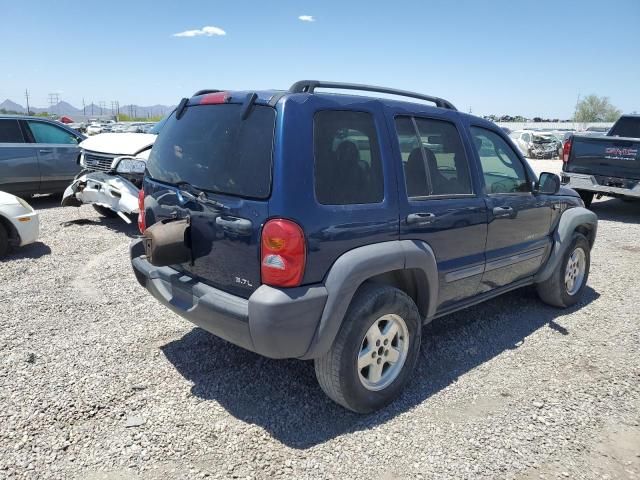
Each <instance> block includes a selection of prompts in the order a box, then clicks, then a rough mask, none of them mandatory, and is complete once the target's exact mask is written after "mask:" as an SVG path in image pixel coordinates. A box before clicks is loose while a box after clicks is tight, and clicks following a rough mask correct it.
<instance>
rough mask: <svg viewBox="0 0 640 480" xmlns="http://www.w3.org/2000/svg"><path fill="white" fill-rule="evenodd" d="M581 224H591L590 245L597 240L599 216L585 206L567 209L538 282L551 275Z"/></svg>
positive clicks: (538, 275) (538, 276)
mask: <svg viewBox="0 0 640 480" xmlns="http://www.w3.org/2000/svg"><path fill="white" fill-rule="evenodd" d="M580 225H588V226H589V228H590V230H591V238H589V239H588V240H589V243H590V245H591V246H593V242H594V241H595V238H596V233H597V231H598V216H597V215H596V214H595V213H593V212H592V211H591V210H587V209H586V208H583V207H575V208H571V209H569V210H565V212H564V213H563V214H562V216H561V217H560V221H559V222H558V226H557V227H556V229H555V231H554V232H553V247H552V248H551V253H550V254H549V258H548V259H547V262H546V264H545V265H544V267H542V269H541V270H540V271H539V272H538V273H537V274H536V276H535V278H534V281H535V282H536V283H539V282H544V281H545V280H547V279H549V277H551V275H552V274H553V272H554V270H555V269H556V268H557V266H558V264H559V263H560V261H561V260H562V257H563V256H564V254H565V252H566V251H567V249H568V248H569V245H570V244H571V239H572V237H573V232H575V231H576V228H577V227H579V226H580Z"/></svg>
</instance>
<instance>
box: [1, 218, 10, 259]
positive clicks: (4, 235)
mask: <svg viewBox="0 0 640 480" xmlns="http://www.w3.org/2000/svg"><path fill="white" fill-rule="evenodd" d="M7 253H9V233H8V232H7V229H6V228H5V226H4V225H2V223H0V259H1V258H4V257H5V256H6V255H7Z"/></svg>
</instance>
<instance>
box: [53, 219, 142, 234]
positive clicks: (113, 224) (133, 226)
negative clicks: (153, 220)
mask: <svg viewBox="0 0 640 480" xmlns="http://www.w3.org/2000/svg"><path fill="white" fill-rule="evenodd" d="M61 225H62V226H63V227H71V226H102V227H105V228H108V229H109V230H113V231H115V232H120V233H124V234H125V235H126V236H127V237H129V238H133V237H135V236H137V235H139V234H140V232H139V231H138V225H137V223H136V222H133V221H132V222H131V223H126V222H125V221H124V220H122V219H121V218H120V217H116V218H106V217H100V218H98V219H95V218H76V219H73V220H68V221H66V222H62V223H61Z"/></svg>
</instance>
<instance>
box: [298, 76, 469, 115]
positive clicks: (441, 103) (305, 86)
mask: <svg viewBox="0 0 640 480" xmlns="http://www.w3.org/2000/svg"><path fill="white" fill-rule="evenodd" d="M316 88H335V89H344V90H362V91H365V92H378V93H388V94H392V95H399V96H401V97H411V98H418V99H420V100H426V101H428V102H433V103H435V104H436V107H440V108H446V109H448V110H457V108H456V107H454V106H453V104H452V103H451V102H449V101H448V100H445V99H444V98H440V97H432V96H431V95H423V94H421V93H415V92H408V91H406V90H396V89H395V88H386V87H375V86H373V85H360V84H358V83H340V82H323V81H320V80H300V81H299V82H296V83H294V84H293V85H291V88H289V92H290V93H313V92H314V90H315V89H316Z"/></svg>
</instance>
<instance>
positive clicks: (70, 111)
mask: <svg viewBox="0 0 640 480" xmlns="http://www.w3.org/2000/svg"><path fill="white" fill-rule="evenodd" d="M31 110H32V111H33V112H35V113H42V112H49V113H55V114H56V115H69V116H73V115H80V114H82V109H78V108H76V107H74V106H73V105H71V104H70V103H67V102H65V101H62V102H58V103H57V104H56V105H52V106H50V107H47V108H39V107H31Z"/></svg>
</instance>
